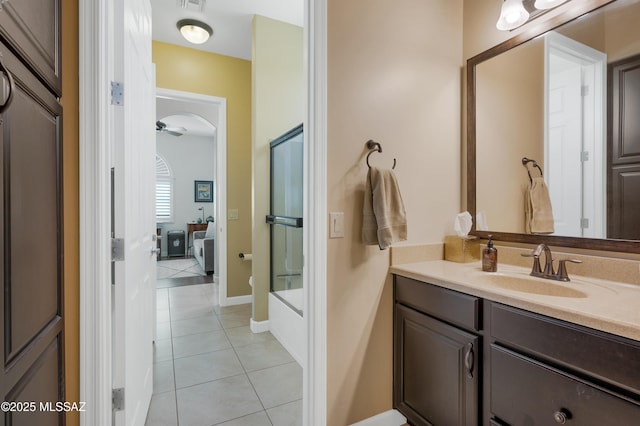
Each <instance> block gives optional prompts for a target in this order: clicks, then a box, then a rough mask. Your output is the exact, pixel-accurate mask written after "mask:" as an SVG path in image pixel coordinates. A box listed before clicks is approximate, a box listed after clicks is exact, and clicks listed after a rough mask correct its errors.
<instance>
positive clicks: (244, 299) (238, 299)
mask: <svg viewBox="0 0 640 426" xmlns="http://www.w3.org/2000/svg"><path fill="white" fill-rule="evenodd" d="M252 302H253V296H252V295H250V294H248V295H246V296H235V297H227V298H226V299H225V301H224V304H223V305H222V306H233V305H245V304H247V303H252Z"/></svg>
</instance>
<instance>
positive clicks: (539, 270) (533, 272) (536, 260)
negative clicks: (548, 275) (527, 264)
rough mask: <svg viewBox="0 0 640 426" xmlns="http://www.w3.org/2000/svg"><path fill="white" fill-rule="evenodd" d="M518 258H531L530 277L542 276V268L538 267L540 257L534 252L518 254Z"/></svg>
mask: <svg viewBox="0 0 640 426" xmlns="http://www.w3.org/2000/svg"><path fill="white" fill-rule="evenodd" d="M520 256H522V257H533V267H532V268H531V274H529V275H532V276H534V277H535V276H538V277H539V276H541V275H542V268H541V267H540V255H539V254H536V253H535V252H534V251H532V252H531V253H520Z"/></svg>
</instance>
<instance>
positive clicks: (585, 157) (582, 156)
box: [580, 151, 589, 162]
mask: <svg viewBox="0 0 640 426" xmlns="http://www.w3.org/2000/svg"><path fill="white" fill-rule="evenodd" d="M580 159H581V160H582V161H583V162H584V161H589V151H582V152H581V153H580Z"/></svg>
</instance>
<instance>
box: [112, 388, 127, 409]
mask: <svg viewBox="0 0 640 426" xmlns="http://www.w3.org/2000/svg"><path fill="white" fill-rule="evenodd" d="M111 406H112V407H113V411H122V410H124V388H117V389H112V390H111Z"/></svg>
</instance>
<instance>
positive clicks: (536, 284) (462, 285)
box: [390, 260, 640, 341]
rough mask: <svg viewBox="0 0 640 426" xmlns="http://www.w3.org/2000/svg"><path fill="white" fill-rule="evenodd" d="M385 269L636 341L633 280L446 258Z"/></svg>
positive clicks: (637, 304) (637, 303) (638, 292)
mask: <svg viewBox="0 0 640 426" xmlns="http://www.w3.org/2000/svg"><path fill="white" fill-rule="evenodd" d="M390 272H391V273H393V274H398V275H402V276H404V277H407V278H413V279H416V280H419V281H425V282H428V283H431V284H434V285H437V286H440V287H445V288H448V289H451V290H456V291H459V292H462V293H467V294H470V295H473V296H478V297H482V298H484V299H488V300H492V301H495V302H500V303H504V304H507V305H510V306H514V307H517V308H521V309H525V310H527V311H531V312H536V313H539V314H542V315H547V316H550V317H553V318H557V319H561V320H564V321H568V322H571V323H574V324H580V325H583V326H586V327H590V328H593V329H597V330H602V331H605V332H608V333H612V334H616V335H619V336H623V337H627V338H630V339H634V340H637V341H640V286H638V285H634V284H626V283H620V282H615V281H607V280H601V279H596V278H588V277H582V276H575V277H571V281H570V282H559V281H553V280H549V279H543V278H534V277H531V276H529V272H530V268H523V267H520V266H512V265H506V264H503V265H498V272H493V273H492V272H483V271H482V268H481V264H480V262H473V263H455V262H449V261H446V260H432V261H422V262H415V263H404V264H399V265H395V266H392V267H391V268H390ZM512 283H513V284H514V286H513V287H515V288H519V289H514V288H511V287H512V286H511V284H512ZM516 284H517V285H516ZM553 293H556V294H564V296H559V295H551V294H553Z"/></svg>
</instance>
